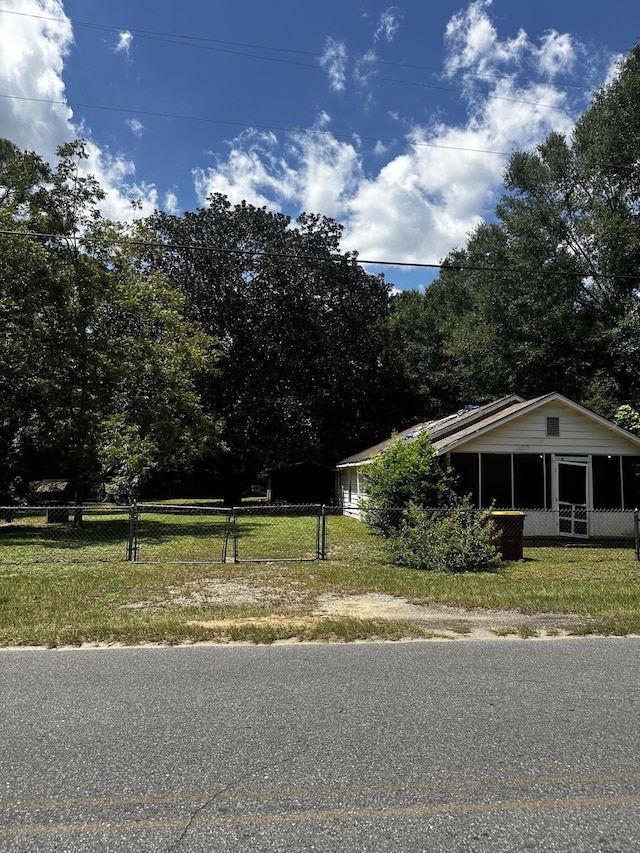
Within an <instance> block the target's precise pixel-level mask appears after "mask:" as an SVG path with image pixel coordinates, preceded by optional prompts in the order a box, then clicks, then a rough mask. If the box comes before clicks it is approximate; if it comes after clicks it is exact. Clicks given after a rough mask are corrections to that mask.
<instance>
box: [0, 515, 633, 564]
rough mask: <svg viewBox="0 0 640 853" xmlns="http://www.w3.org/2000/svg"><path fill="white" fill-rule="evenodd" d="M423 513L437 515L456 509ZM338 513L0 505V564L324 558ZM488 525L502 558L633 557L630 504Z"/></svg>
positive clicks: (496, 519)
mask: <svg viewBox="0 0 640 853" xmlns="http://www.w3.org/2000/svg"><path fill="white" fill-rule="evenodd" d="M425 512H427V513H428V514H429V516H430V517H431V518H432V519H433V521H434V523H437V521H438V520H439V519H442V518H443V516H445V515H446V514H447V513H449V514H450V513H452V512H459V510H447V509H428V510H425ZM464 512H465V513H467V514H469V515H470V516H471V515H473V514H475V513H477V512H482V513H483V514H486V510H483V511H480V510H465V511H464ZM342 514H343V508H342V507H328V506H321V505H316V504H314V505H293V506H285V505H270V504H258V505H255V506H243V507H235V508H227V507H220V506H204V505H200V506H169V505H164V504H155V505H154V504H138V505H133V506H121V507H112V506H104V505H99V506H93V505H91V506H83V507H62V506H50V507H0V564H2V563H4V564H7V563H56V562H76V563H79V562H92V561H104V562H117V561H122V560H130V561H132V562H145V563H225V562H234V563H244V562H261V561H265V562H270V561H276V560H277V561H279V562H282V561H287V560H292V561H304V560H324V559H327V557H328V556H329V555H328V550H327V549H328V541H329V532H330V531H329V528H330V527H331V520H330V517H331V516H332V515H342ZM361 516H362V517H365V516H366V517H367V520H368V521H369V523H370V525H371V526H372V528H373V529H374V530H378V532H381V533H389V532H392V531H393V530H394V529H398V528H399V527H400V526H401V524H402V522H403V520H404V518H405V516H406V509H392V510H384V511H381V510H375V511H374V510H368V511H367V513H364V512H362V513H361ZM491 523H492V525H493V528H494V531H495V535H496V541H497V542H498V544H499V546H500V547H501V549H502V550H503V554H504V556H505V557H508V558H511V555H513V554H517V553H518V549H519V548H520V549H521V548H522V547H536V546H540V547H567V546H572V547H580V546H582V547H585V546H596V545H598V546H616V547H623V548H627V547H628V548H634V549H635V557H636V559H637V560H639V561H640V522H639V520H638V511H637V510H636V511H635V512H634V511H632V510H587V509H585V508H584V507H577V508H573V509H572V511H571V512H566V511H564V510H563V509H559V510H524V511H522V512H520V513H518V512H514V511H513V510H506V511H494V515H493V518H492V521H491Z"/></svg>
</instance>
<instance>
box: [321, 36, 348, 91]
mask: <svg viewBox="0 0 640 853" xmlns="http://www.w3.org/2000/svg"><path fill="white" fill-rule="evenodd" d="M347 58H348V57H347V47H346V45H345V43H344V42H341V41H336V40H335V39H332V38H328V39H327V43H326V45H325V48H324V53H323V54H322V56H321V57H320V67H321V68H322V69H323V70H324V71H326V73H327V77H328V78H329V86H330V88H331V89H332V90H333V91H334V92H344V90H345V81H346V68H347Z"/></svg>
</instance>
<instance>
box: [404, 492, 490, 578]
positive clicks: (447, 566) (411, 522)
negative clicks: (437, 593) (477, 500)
mask: <svg viewBox="0 0 640 853" xmlns="http://www.w3.org/2000/svg"><path fill="white" fill-rule="evenodd" d="M388 547H389V551H390V553H391V556H392V558H393V560H394V562H395V563H397V564H398V565H401V566H408V567H410V568H413V569H421V570H425V571H432V572H451V573H454V572H480V571H487V570H491V569H495V567H496V566H498V565H499V563H500V553H499V551H498V548H497V547H496V545H495V542H494V541H493V529H492V525H491V524H490V523H488V513H487V512H478V511H477V510H471V509H469V508H468V507H463V508H458V509H455V510H450V511H446V512H443V511H439V512H434V511H432V510H424V509H420V508H418V507H416V506H411V507H409V509H408V510H407V512H406V513H405V516H404V520H403V523H402V526H401V527H400V529H399V530H398V531H397V532H396V533H395V534H393V535H391V536H390V537H389V540H388Z"/></svg>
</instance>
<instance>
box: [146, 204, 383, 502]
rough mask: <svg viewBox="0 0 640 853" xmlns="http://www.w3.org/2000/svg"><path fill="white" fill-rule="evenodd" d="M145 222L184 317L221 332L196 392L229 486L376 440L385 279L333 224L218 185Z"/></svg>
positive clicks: (332, 458) (216, 333)
mask: <svg viewBox="0 0 640 853" xmlns="http://www.w3.org/2000/svg"><path fill="white" fill-rule="evenodd" d="M149 225H150V227H151V228H153V229H154V231H155V233H156V234H157V235H158V237H159V238H160V239H161V240H162V241H163V242H167V243H170V244H171V246H172V249H171V251H170V252H169V251H168V252H163V253H161V254H158V255H157V256H153V257H151V258H150V263H151V264H152V265H154V266H157V268H158V269H160V270H162V271H163V272H164V273H165V274H166V276H167V277H168V280H169V282H170V283H171V285H172V286H173V287H174V288H175V289H176V290H178V291H179V292H180V293H182V294H183V297H184V304H185V309H184V310H185V314H186V317H187V319H189V320H190V321H194V322H197V323H198V324H199V325H200V326H201V328H203V330H204V331H206V332H207V333H208V334H209V335H212V336H214V337H215V338H216V339H218V340H220V341H221V347H222V352H221V358H220V362H219V365H218V366H219V371H218V372H217V373H216V374H215V375H212V376H209V377H208V378H207V382H206V383H204V384H202V385H201V388H200V391H201V394H202V399H203V401H204V403H205V405H206V406H207V407H208V408H209V411H210V412H213V411H221V412H223V413H224V432H223V436H224V440H225V442H226V444H227V447H228V448H229V450H230V453H229V454H228V455H227V459H226V464H227V466H228V469H229V470H228V474H229V479H230V480H231V481H232V482H233V483H235V484H236V486H237V485H238V484H242V483H244V484H246V483H247V482H249V481H250V478H251V477H252V476H255V474H256V473H257V472H260V471H264V470H265V469H267V468H272V467H278V466H280V465H284V464H291V463H295V462H299V461H304V460H308V461H315V462H319V463H325V464H333V463H334V462H335V460H336V459H337V458H339V457H340V455H344V454H345V453H346V452H348V451H349V450H350V449H351V447H352V446H353V445H354V444H355V446H358V445H361V444H365V443H366V442H368V441H373V440H374V439H375V438H377V435H378V433H379V430H380V429H385V427H386V425H385V422H384V417H383V416H381V413H382V412H383V411H384V409H383V407H381V406H379V405H376V404H374V401H375V400H376V399H378V400H379V397H380V388H381V387H384V385H383V383H381V353H382V350H383V340H384V334H385V323H386V319H387V314H388V307H389V288H388V286H387V285H386V284H385V282H384V280H383V279H382V278H381V277H377V276H372V275H369V274H368V273H366V272H365V271H364V270H363V269H362V267H361V266H360V265H359V264H358V263H357V258H356V255H355V254H350V253H346V254H341V253H340V251H339V245H340V238H341V234H342V227H341V226H340V225H339V224H338V223H336V222H334V221H333V220H331V219H328V218H326V217H322V216H316V215H312V214H302V215H301V216H300V217H299V218H298V219H297V220H296V221H295V222H292V221H291V219H290V218H289V217H287V216H283V215H282V214H276V213H271V212H269V211H267V210H266V209H265V208H257V207H253V206H252V205H250V204H247V203H242V204H239V205H235V206H231V204H230V203H229V201H228V199H226V198H225V197H224V196H221V195H214V196H211V197H210V198H209V199H208V206H207V207H206V208H202V209H199V210H197V211H196V212H195V213H186V214H185V215H184V216H181V217H179V216H169V215H167V214H164V213H158V214H156V215H155V216H154V217H152V219H151V220H150V223H149Z"/></svg>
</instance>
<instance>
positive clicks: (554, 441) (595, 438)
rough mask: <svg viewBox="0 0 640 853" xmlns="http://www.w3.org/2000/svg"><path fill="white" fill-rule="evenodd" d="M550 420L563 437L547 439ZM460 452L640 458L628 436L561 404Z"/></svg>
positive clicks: (517, 421)
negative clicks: (554, 423) (629, 456)
mask: <svg viewBox="0 0 640 853" xmlns="http://www.w3.org/2000/svg"><path fill="white" fill-rule="evenodd" d="M548 417H557V418H559V419H560V435H559V436H554V437H551V436H547V434H546V431H547V418H548ZM459 449H460V451H464V452H465V453H555V454H557V455H563V454H567V455H571V454H577V455H580V454H598V455H607V454H612V455H614V454H615V455H640V450H639V449H638V447H637V446H636V445H634V444H632V443H631V442H630V441H627V440H626V439H625V437H624V436H621V435H619V434H617V433H616V432H615V431H614V430H613V429H611V430H609V429H607V427H605V426H602V425H600V424H598V423H595V422H593V421H591V420H589V419H588V418H586V417H585V416H584V415H582V414H581V413H580V412H577V411H575V410H573V409H570V408H569V407H568V406H563V405H562V404H561V403H550V404H549V405H547V406H540V408H538V409H535V410H534V411H532V412H528V413H527V414H524V415H521V416H519V417H518V418H514V419H513V420H512V421H510V422H508V423H506V424H503V425H502V426H497V427H494V428H493V429H492V430H490V431H489V432H487V433H486V434H484V435H480V436H478V437H477V438H471V439H470V440H469V441H466V442H465V443H464V446H461V447H460V448H459ZM453 452H455V451H453Z"/></svg>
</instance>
